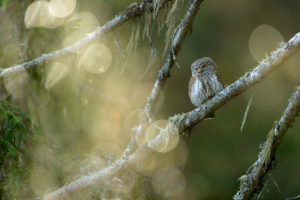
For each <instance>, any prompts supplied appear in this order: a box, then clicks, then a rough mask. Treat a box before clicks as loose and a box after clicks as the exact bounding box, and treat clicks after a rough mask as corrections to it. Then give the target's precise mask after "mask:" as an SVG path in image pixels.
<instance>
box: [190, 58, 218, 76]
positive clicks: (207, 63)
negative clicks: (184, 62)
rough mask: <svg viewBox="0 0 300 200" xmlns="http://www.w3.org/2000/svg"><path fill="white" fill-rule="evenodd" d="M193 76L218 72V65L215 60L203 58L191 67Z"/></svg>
mask: <svg viewBox="0 0 300 200" xmlns="http://www.w3.org/2000/svg"><path fill="white" fill-rule="evenodd" d="M191 70H192V75H194V76H197V75H198V76H199V75H201V76H202V75H209V74H210V73H212V72H216V71H217V65H216V63H215V62H214V61H213V59H211V58H209V57H203V58H200V59H198V60H196V61H194V62H193V64H192V65H191Z"/></svg>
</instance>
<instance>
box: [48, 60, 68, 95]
mask: <svg viewBox="0 0 300 200" xmlns="http://www.w3.org/2000/svg"><path fill="white" fill-rule="evenodd" d="M68 73H69V68H68V67H67V66H66V65H64V64H63V63H60V62H54V63H51V64H50V65H49V66H48V67H47V68H46V80H45V88H46V89H47V90H49V89H51V88H52V87H53V86H54V85H56V84H57V83H59V81H61V80H62V79H63V78H64V77H65V76H66V75H67V74H68Z"/></svg>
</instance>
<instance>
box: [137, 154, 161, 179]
mask: <svg viewBox="0 0 300 200" xmlns="http://www.w3.org/2000/svg"><path fill="white" fill-rule="evenodd" d="M160 163H161V157H160V156H159V155H158V153H152V154H149V155H148V156H147V158H145V159H144V160H139V161H138V162H136V163H134V165H133V166H132V167H133V168H134V169H135V170H136V171H138V172H139V173H142V174H143V175H145V176H152V175H153V174H154V173H155V172H156V171H157V169H159V168H160Z"/></svg>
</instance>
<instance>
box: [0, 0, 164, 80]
mask: <svg viewBox="0 0 300 200" xmlns="http://www.w3.org/2000/svg"><path fill="white" fill-rule="evenodd" d="M167 1H169V0H165V1H164V3H166V2H167ZM147 10H153V5H152V0H145V1H143V2H141V3H132V4H131V5H129V6H128V7H127V8H126V9H125V11H123V12H121V13H120V14H118V15H117V16H115V18H114V19H112V20H110V21H108V22H106V23H105V24H104V25H103V26H101V27H98V28H97V29H96V30H95V31H94V32H92V33H89V34H87V35H86V36H85V37H84V38H82V39H81V40H79V41H78V42H76V43H74V44H72V45H70V46H68V47H65V48H63V49H59V50H56V51H53V52H51V53H47V54H43V55H42V56H40V57H38V58H35V59H33V60H31V61H27V62H24V63H22V64H19V65H15V66H12V67H8V68H5V69H1V68H0V79H2V78H4V77H5V76H7V75H9V74H13V73H18V72H20V71H22V70H24V69H26V70H31V69H34V68H35V67H36V66H37V65H38V64H41V63H43V62H45V61H46V60H50V59H53V58H57V57H60V56H63V55H65V54H67V53H70V52H73V51H74V50H76V49H78V48H80V47H82V46H84V45H86V44H88V43H89V42H91V41H93V39H94V38H96V37H98V36H101V35H103V34H105V33H107V32H109V31H112V30H113V29H115V28H116V27H118V26H120V25H122V24H124V23H125V22H127V21H128V20H130V19H133V18H137V17H140V16H141V15H143V14H144V13H145V12H146V11H147Z"/></svg>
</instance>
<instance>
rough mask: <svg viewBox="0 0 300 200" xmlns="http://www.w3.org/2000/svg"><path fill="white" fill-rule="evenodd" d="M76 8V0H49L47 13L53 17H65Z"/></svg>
mask: <svg viewBox="0 0 300 200" xmlns="http://www.w3.org/2000/svg"><path fill="white" fill-rule="evenodd" d="M75 7H76V0H50V5H49V11H50V13H51V14H52V15H53V16H55V17H67V16H68V15H70V14H71V13H72V12H73V11H74V10H75Z"/></svg>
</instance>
